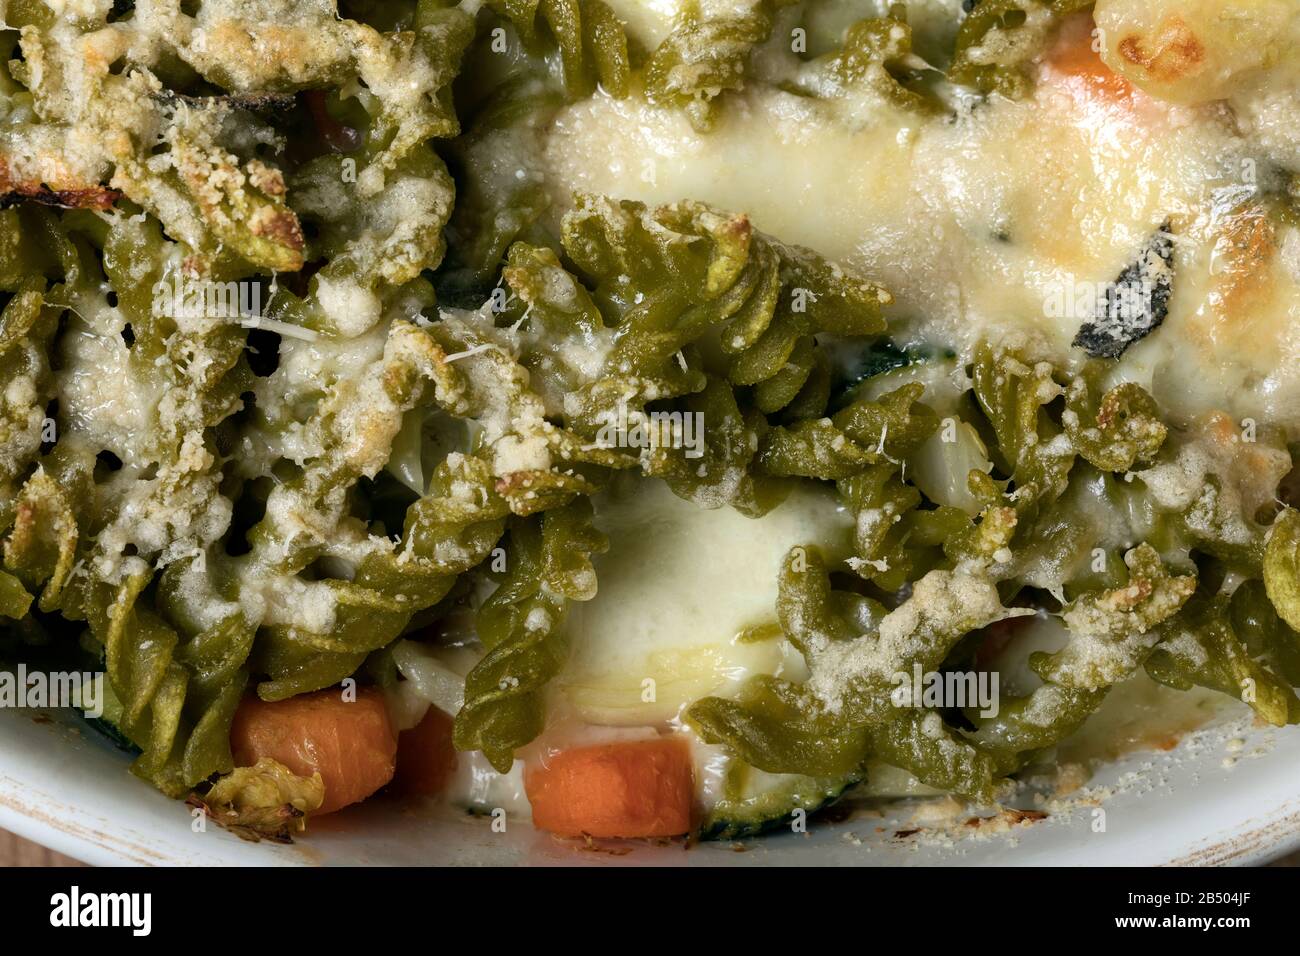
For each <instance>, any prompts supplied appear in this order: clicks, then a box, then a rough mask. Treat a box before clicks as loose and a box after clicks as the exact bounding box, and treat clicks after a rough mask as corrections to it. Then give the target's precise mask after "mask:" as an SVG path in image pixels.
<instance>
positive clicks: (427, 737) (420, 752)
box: [394, 706, 456, 797]
mask: <svg viewBox="0 0 1300 956" xmlns="http://www.w3.org/2000/svg"><path fill="white" fill-rule="evenodd" d="M451 728H452V719H451V717H449V716H448V715H447V714H445V713H443V712H442V711H441V710H439V709H438V708H437V707H433V706H430V707H429V711H428V713H426V714H425V715H424V719H423V720H421V721H420V722H419V723H418V724H416V725H415V726H414V727H412V728H411V729H410V730H403V731H402V732H401V733H400V734H399V735H398V737H397V777H396V778H395V779H394V785H395V786H396V788H397V790H398V791H400V792H401V793H406V794H413V795H414V794H418V795H420V796H425V797H431V796H434V795H436V794H439V793H442V791H443V790H444V789H446V787H447V781H448V780H449V779H451V773H452V771H453V770H455V769H456V748H455V747H454V746H452V742H451Z"/></svg>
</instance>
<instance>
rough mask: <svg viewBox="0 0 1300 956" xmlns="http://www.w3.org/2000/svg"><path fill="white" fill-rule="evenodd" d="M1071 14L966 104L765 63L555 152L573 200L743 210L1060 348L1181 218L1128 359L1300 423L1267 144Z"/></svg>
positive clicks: (922, 306) (1183, 388)
mask: <svg viewBox="0 0 1300 956" xmlns="http://www.w3.org/2000/svg"><path fill="white" fill-rule="evenodd" d="M1090 28H1091V21H1090V20H1089V19H1088V18H1087V17H1086V16H1085V17H1082V18H1079V19H1076V20H1074V21H1072V22H1070V23H1067V24H1066V26H1065V28H1064V29H1063V30H1062V35H1061V37H1060V39H1059V40H1058V41H1057V44H1056V47H1055V48H1054V49H1053V50H1052V51H1050V52H1049V54H1048V56H1047V57H1046V58H1045V59H1044V62H1043V63H1041V64H1040V65H1039V66H1038V68H1037V85H1036V88H1035V92H1034V94H1033V95H1032V96H1031V97H1030V98H1028V99H1025V100H1023V101H1017V102H1013V101H1010V100H1005V99H1002V98H999V97H991V98H990V99H989V100H988V101H987V102H984V103H981V104H979V105H976V106H974V107H973V108H968V109H964V110H962V111H960V112H959V114H958V115H957V116H956V117H955V118H947V117H927V116H921V115H918V114H915V113H911V112H907V111H904V110H901V109H899V108H898V107H896V106H895V105H893V104H891V103H889V102H886V101H885V100H883V99H879V98H874V97H870V96H855V97H853V98H852V99H851V100H849V99H839V100H829V99H815V98H811V97H807V96H801V95H795V94H793V93H789V92H785V91H784V90H782V89H779V88H776V87H774V86H772V85H769V84H766V83H752V84H750V85H749V87H748V88H747V89H746V90H745V91H744V92H743V93H742V94H739V95H736V96H733V97H731V98H729V99H727V101H726V104H725V108H724V109H721V110H719V111H718V113H719V115H718V120H717V124H716V127H715V128H714V129H713V130H711V131H710V132H707V133H700V132H697V131H696V130H694V129H693V128H692V126H691V124H690V122H689V121H688V120H687V118H686V117H685V116H683V115H682V113H681V112H679V111H674V110H661V109H657V108H654V107H652V106H650V105H648V104H647V103H645V102H644V101H643V100H641V99H639V98H637V97H635V96H634V97H631V98H628V99H625V100H615V99H611V98H608V97H605V96H602V95H597V96H595V97H593V98H591V99H589V100H585V101H581V102H578V103H575V104H573V105H572V106H569V107H568V108H566V109H564V110H563V111H561V112H560V113H559V115H558V116H557V117H556V118H555V120H554V122H553V123H552V124H551V126H550V128H549V130H548V131H547V134H546V136H545V139H544V146H543V156H542V167H543V169H544V172H545V176H546V179H547V182H548V185H549V187H550V189H551V191H552V193H553V196H554V198H555V200H556V209H557V210H561V211H562V210H563V209H564V208H566V207H567V206H568V204H569V203H570V201H571V200H570V196H571V193H572V192H573V191H575V190H576V191H585V192H594V193H605V194H611V195H617V196H620V197H625V198H631V199H638V200H642V201H644V202H647V203H663V202H672V201H676V200H679V199H683V198H691V199H699V200H704V201H707V202H709V203H712V204H714V205H716V206H718V207H720V208H723V209H728V210H734V211H743V212H746V213H748V214H749V215H750V217H751V218H752V220H753V221H754V223H755V224H756V225H757V226H758V227H759V228H760V229H763V230H765V231H767V232H769V233H772V234H774V235H776V236H778V237H780V238H782V239H784V240H786V241H790V242H796V243H801V244H804V245H808V246H810V247H812V248H815V249H816V250H818V251H819V252H821V253H823V254H825V255H827V256H830V257H832V258H835V259H838V260H840V261H842V262H843V263H845V264H847V265H850V266H853V267H856V268H858V269H860V270H861V271H862V272H864V273H865V274H866V275H868V276H869V277H871V278H873V279H876V280H878V281H880V282H882V283H883V284H884V285H885V286H886V287H887V288H888V289H889V290H890V291H891V292H892V293H893V294H894V296H895V297H896V300H897V301H896V304H895V306H894V309H893V312H894V314H893V315H891V320H892V323H893V327H894V328H896V329H898V328H902V329H904V330H905V334H910V335H912V336H914V337H917V338H923V339H926V340H929V341H932V342H936V343H942V344H945V345H950V346H953V347H956V348H958V349H959V350H961V351H963V352H964V351H965V350H968V349H969V348H970V347H971V346H972V345H973V344H974V343H975V342H977V341H978V340H980V339H981V338H990V337H991V338H995V339H1003V338H1008V337H1010V338H1011V339H1012V340H1013V341H1015V340H1018V339H1025V338H1026V337H1028V338H1029V339H1031V340H1033V342H1034V344H1035V345H1036V347H1037V348H1038V349H1040V350H1045V352H1046V354H1047V355H1048V356H1049V357H1052V358H1055V359H1056V360H1058V361H1063V362H1064V361H1070V360H1079V359H1082V358H1083V353H1082V352H1081V351H1079V350H1078V349H1072V348H1071V347H1070V343H1071V340H1072V338H1073V337H1074V335H1075V333H1076V332H1077V331H1078V328H1079V326H1080V323H1081V321H1082V319H1083V317H1084V315H1085V309H1086V306H1087V303H1088V302H1090V301H1091V300H1090V298H1089V297H1090V296H1094V295H1097V294H1099V293H1098V289H1100V288H1101V287H1102V286H1103V285H1104V284H1106V283H1113V282H1115V281H1116V279H1117V277H1118V276H1119V274H1120V272H1121V271H1122V270H1123V269H1124V268H1125V267H1126V265H1128V264H1129V263H1131V262H1132V261H1133V260H1134V259H1135V258H1136V257H1137V255H1138V254H1139V252H1140V251H1141V249H1142V247H1143V245H1144V244H1145V243H1146V242H1147V240H1148V239H1149V238H1150V236H1151V235H1152V234H1153V232H1154V231H1155V230H1157V229H1158V228H1159V227H1160V226H1161V225H1162V224H1163V223H1165V222H1169V223H1170V228H1171V230H1172V232H1173V235H1174V239H1175V249H1174V270H1175V275H1174V281H1173V295H1172V299H1171V302H1170V305H1169V315H1168V318H1167V319H1166V320H1165V322H1164V325H1163V326H1162V327H1161V328H1159V329H1157V330H1156V331H1155V332H1154V333H1153V334H1151V335H1150V336H1148V337H1147V338H1146V339H1144V340H1143V341H1141V342H1138V343H1137V344H1136V345H1134V346H1132V347H1131V348H1130V349H1129V350H1128V352H1127V353H1125V355H1124V356H1123V358H1122V360H1121V361H1120V363H1119V365H1118V368H1117V372H1116V374H1117V377H1119V378H1123V379H1132V380H1136V381H1139V382H1141V383H1143V384H1144V385H1147V386H1148V387H1150V388H1151V389H1152V390H1153V392H1154V393H1155V395H1156V398H1157V399H1158V400H1159V401H1160V402H1161V403H1162V404H1163V405H1164V406H1165V407H1166V408H1167V409H1168V410H1169V411H1170V413H1171V414H1172V415H1174V416H1175V417H1177V418H1181V419H1191V418H1194V417H1196V416H1197V415H1198V414H1199V413H1201V412H1203V411H1204V410H1206V409H1209V408H1221V409H1224V410H1226V411H1228V412H1229V413H1230V414H1232V415H1234V416H1236V417H1238V418H1241V417H1245V416H1254V417H1262V418H1264V419H1267V420H1271V421H1274V422H1285V423H1286V424H1287V425H1289V426H1290V428H1291V429H1292V430H1293V431H1300V236H1298V235H1297V233H1296V230H1294V229H1291V228H1289V227H1284V226H1282V225H1281V224H1280V223H1279V222H1277V221H1276V220H1274V219H1271V218H1269V217H1268V216H1267V215H1266V213H1265V209H1264V206H1263V204H1262V203H1261V201H1260V199H1259V195H1260V189H1261V188H1265V189H1266V188H1269V183H1268V182H1266V181H1265V180H1266V178H1267V176H1268V175H1270V173H1269V170H1270V168H1271V167H1270V166H1269V163H1268V160H1267V156H1266V145H1267V144H1263V143H1261V142H1260V141H1258V137H1252V136H1251V135H1247V134H1246V133H1243V131H1242V130H1241V129H1239V128H1238V124H1237V122H1236V119H1235V117H1234V114H1233V112H1232V110H1231V109H1230V108H1229V107H1227V106H1226V105H1225V104H1223V103H1220V102H1213V103H1207V104H1202V105H1197V106H1185V105H1178V104H1174V103H1170V102H1166V101H1163V100H1159V99H1156V98H1154V97H1152V96H1150V95H1148V94H1147V93H1145V92H1143V91H1142V90H1141V89H1139V88H1137V87H1134V86H1132V85H1130V84H1129V83H1128V82H1127V81H1125V80H1123V79H1122V78H1120V77H1119V76H1117V75H1115V74H1113V73H1111V72H1110V71H1109V70H1107V68H1106V67H1105V66H1104V65H1103V63H1102V62H1101V60H1099V59H1098V58H1097V56H1096V55H1095V54H1093V53H1092V52H1091V50H1090V48H1089V38H1088V30H1089V29H1090Z"/></svg>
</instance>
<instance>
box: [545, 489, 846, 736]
mask: <svg viewBox="0 0 1300 956" xmlns="http://www.w3.org/2000/svg"><path fill="white" fill-rule="evenodd" d="M596 523H597V525H598V526H599V527H600V528H601V529H602V530H604V531H605V532H606V533H607V534H608V535H609V536H610V545H611V546H610V550H609V551H608V552H607V553H606V554H604V555H601V556H600V557H598V558H597V559H596V572H597V578H598V580H599V582H600V584H599V591H598V592H597V595H596V597H595V599H594V600H592V601H590V602H586V603H575V604H574V605H573V607H572V609H571V610H570V612H569V617H568V620H567V624H566V631H567V633H568V634H569V637H570V640H571V642H572V645H573V654H572V658H571V660H570V663H569V666H568V668H567V669H566V671H565V673H564V674H563V676H562V677H561V678H560V679H559V688H560V690H559V695H560V698H561V699H562V700H563V701H565V702H567V703H568V704H569V705H570V706H571V707H572V708H574V709H575V710H576V711H577V713H578V714H579V715H581V716H582V717H583V718H585V719H586V720H589V721H590V722H592V723H596V724H610V725H621V726H634V725H655V724H662V723H665V722H667V721H671V720H672V719H674V718H675V717H677V715H678V713H679V712H680V711H681V709H682V708H683V707H684V706H686V705H688V704H690V703H692V702H694V701H695V700H698V699H699V698H701V697H704V696H707V695H709V694H715V693H717V694H726V693H729V692H731V691H734V689H735V688H737V687H738V686H739V685H740V684H741V683H742V682H743V681H744V680H745V679H746V678H748V677H750V676H752V675H754V674H773V673H779V672H782V671H783V668H785V667H786V666H787V664H786V650H785V642H784V641H783V640H781V639H779V638H778V637H772V638H769V639H767V640H756V641H755V640H750V641H744V640H740V639H739V635H740V634H741V632H743V631H745V630H746V629H747V628H753V627H756V626H762V625H771V624H774V623H775V621H776V591H777V578H778V575H779V573H780V570H781V561H782V559H783V558H784V557H785V555H786V553H787V552H788V551H789V549H790V548H791V547H793V546H795V545H808V544H815V545H818V546H820V547H821V548H822V549H823V553H825V554H826V555H827V557H828V558H831V559H838V558H841V557H843V556H844V555H845V554H847V553H848V551H849V534H850V529H851V527H852V520H851V518H850V516H849V515H848V514H846V513H845V512H844V510H843V509H842V508H841V506H840V505H839V504H838V502H837V500H836V498H835V496H834V494H833V493H832V492H831V491H830V490H829V489H824V488H816V487H810V488H801V489H800V490H798V491H797V492H796V493H795V494H793V495H792V496H791V497H790V498H789V499H787V500H786V501H785V502H784V503H783V504H781V505H780V506H779V507H777V508H776V509H774V510H773V511H771V512H769V513H768V514H767V515H766V516H764V517H762V518H759V519H753V518H746V517H744V516H743V515H741V514H739V513H737V512H735V511H733V510H731V509H730V508H719V509H716V510H712V511H707V510H701V509H700V508H698V507H696V506H695V505H693V504H691V503H689V502H686V501H683V500H681V499H680V498H678V497H676V496H675V495H674V494H673V493H672V492H671V491H669V490H668V488H667V486H666V485H664V484H662V483H661V482H659V481H645V482H642V483H640V484H639V485H637V486H636V492H635V495H634V496H633V497H631V498H627V499H623V500H609V501H602V502H600V503H599V504H598V507H597V510H596Z"/></svg>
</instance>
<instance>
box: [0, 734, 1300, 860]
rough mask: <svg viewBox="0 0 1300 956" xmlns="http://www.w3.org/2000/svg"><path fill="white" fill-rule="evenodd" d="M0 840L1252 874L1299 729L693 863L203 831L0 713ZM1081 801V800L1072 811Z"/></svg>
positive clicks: (262, 850)
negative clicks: (997, 827)
mask: <svg viewBox="0 0 1300 956" xmlns="http://www.w3.org/2000/svg"><path fill="white" fill-rule="evenodd" d="M0 754H3V755H4V756H3V758H2V762H0V827H3V828H5V829H8V830H11V831H13V832H15V833H17V834H19V835H20V836H23V837H26V838H27V839H30V840H34V841H36V842H38V843H42V844H44V845H46V846H48V847H50V848H52V849H54V850H57V851H59V852H61V853H66V854H68V855H69V856H73V857H76V858H78V859H81V860H84V861H86V862H88V863H94V864H182V865H203V866H221V865H231V866H235V865H237V866H249V865H311V864H344V865H347V864H353V865H357V864H387V865H407V864H466V865H483V864H506V865H520V864H532V865H565V864H569V865H572V864H580V865H595V866H628V865H651V866H658V865H692V866H699V865H728V866H746V865H769V866H770V865H809V864H824V865H840V866H859V865H865V866H877V865H904V866H906V865H922V864H943V865H953V864H957V865H982V864H1023V865H1068V866H1093V865H1106V864H1118V865H1129V864H1132V865H1147V864H1168V863H1175V864H1179V863H1193V864H1216V863H1259V862H1265V861H1267V860H1269V859H1271V858H1273V857H1276V856H1279V855H1281V854H1283V853H1285V852H1287V851H1289V850H1292V849H1295V848H1297V846H1300V769H1298V768H1300V728H1287V729H1284V730H1272V729H1258V728H1253V727H1252V726H1251V724H1250V721H1249V719H1248V718H1242V717H1232V718H1225V719H1224V720H1221V721H1220V722H1219V723H1218V724H1216V725H1215V726H1214V727H1212V728H1211V729H1208V730H1204V731H1201V732H1199V733H1196V734H1193V735H1191V736H1190V737H1188V738H1186V739H1184V741H1183V742H1182V743H1181V744H1180V745H1179V747H1178V748H1176V749H1175V750H1174V751H1171V752H1169V753H1161V754H1139V755H1134V756H1132V757H1129V758H1127V759H1125V760H1123V761H1121V762H1119V763H1116V764H1114V765H1112V766H1109V767H1107V768H1105V769H1103V770H1102V771H1101V772H1100V773H1099V774H1098V775H1097V776H1096V777H1095V778H1094V780H1093V781H1091V782H1090V784H1089V786H1090V787H1094V786H1103V787H1113V788H1114V789H1115V791H1116V792H1115V793H1114V794H1113V795H1111V796H1110V797H1109V798H1108V799H1106V800H1105V801H1104V802H1103V803H1102V804H1101V809H1103V810H1104V824H1105V826H1104V830H1101V829H1100V828H1099V826H1098V824H1099V822H1101V820H1102V818H1101V817H1099V816H1098V815H1097V813H1096V810H1097V807H1095V806H1089V805H1087V804H1086V803H1079V805H1077V806H1075V807H1074V808H1072V809H1068V810H1065V811H1062V812H1055V813H1052V814H1051V815H1050V816H1049V817H1048V818H1047V819H1045V820H1042V821H1040V822H1037V823H1033V824H1024V825H1020V826H1016V827H1013V828H1012V829H1010V830H1009V831H1008V832H1006V833H1004V834H1002V835H1000V836H988V835H985V830H986V829H987V828H982V829H979V830H977V829H974V828H970V827H965V826H961V825H957V826H955V827H953V828H951V829H950V830H949V831H948V832H949V833H951V838H945V837H942V836H936V835H934V834H933V833H923V834H920V835H915V836H904V837H899V836H897V835H896V833H897V832H899V831H903V832H906V831H907V830H908V829H911V828H912V826H911V825H910V823H909V820H910V818H911V817H912V816H913V814H914V813H915V812H916V808H915V807H908V806H904V807H901V808H898V809H896V810H891V811H890V812H889V813H888V814H886V815H884V816H873V815H870V814H862V813H858V814H855V815H854V817H852V818H850V819H848V820H845V821H842V822H839V823H835V824H822V825H816V826H813V827H812V828H811V829H810V832H809V833H807V834H794V833H780V834H776V835H772V836H768V837H764V838H762V839H757V840H750V841H746V843H745V844H744V846H745V847H746V848H747V852H743V853H739V852H735V850H736V847H735V846H734V845H733V844H716V843H714V844H702V845H699V846H696V847H694V848H692V849H690V850H685V849H683V848H682V847H681V846H680V845H675V846H651V845H648V844H642V843H631V844H624V845H607V846H602V847H593V848H586V849H584V848H581V847H577V846H575V845H574V844H572V843H567V842H562V841H557V840H554V839H552V838H550V837H548V836H546V835H545V834H540V833H537V832H534V831H533V830H532V829H531V828H530V827H529V826H528V825H527V824H526V823H525V822H523V821H513V820H512V821H510V823H509V824H508V827H507V831H506V832H505V833H496V832H493V830H492V827H491V822H490V820H488V819H485V818H476V817H470V816H466V815H460V814H455V813H451V812H449V811H447V810H446V809H433V808H427V807H412V806H409V805H403V804H399V803H396V802H390V801H385V800H384V799H379V800H376V801H372V802H371V803H369V804H367V805H364V806H361V807H358V808H354V809H353V810H350V811H345V812H344V813H342V814H339V815H337V816H334V817H330V818H326V819H323V820H320V821H316V822H314V823H313V824H312V827H311V830H310V833H309V834H308V836H307V838H306V839H303V840H300V841H299V842H298V843H296V844H294V845H292V846H276V845H272V844H268V843H259V844H253V843H248V842H245V841H242V840H240V839H238V838H237V837H235V836H233V835H231V834H229V833H227V832H224V831H222V830H220V829H219V828H216V827H209V828H208V829H207V830H206V832H194V831H193V829H192V821H191V817H190V816H189V814H188V812H187V808H186V807H185V806H184V805H183V804H180V803H178V802H175V801H171V800H168V799H166V798H165V797H163V796H161V795H160V794H158V793H156V792H155V791H153V790H152V788H150V787H149V786H147V785H146V784H144V783H141V782H140V781H138V780H136V779H135V778H134V777H132V776H131V775H130V774H128V773H127V772H126V766H127V763H128V758H127V757H126V756H125V755H123V754H121V753H119V752H117V751H115V750H114V749H113V748H112V747H111V746H110V745H108V744H107V742H105V741H103V740H101V739H100V738H99V737H98V735H96V734H95V733H94V732H93V731H90V730H89V729H83V728H82V727H81V726H80V725H79V724H77V723H75V722H70V721H69V720H68V719H66V718H62V717H59V716H57V715H56V716H55V717H54V718H53V719H50V718H48V717H37V716H36V715H34V714H33V713H31V712H24V711H5V712H0ZM1076 802H1078V801H1076Z"/></svg>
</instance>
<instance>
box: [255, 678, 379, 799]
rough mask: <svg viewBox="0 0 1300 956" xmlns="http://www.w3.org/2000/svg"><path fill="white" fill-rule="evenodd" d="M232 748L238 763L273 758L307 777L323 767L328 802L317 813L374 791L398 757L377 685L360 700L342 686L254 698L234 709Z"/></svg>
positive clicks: (358, 696)
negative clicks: (345, 696)
mask: <svg viewBox="0 0 1300 956" xmlns="http://www.w3.org/2000/svg"><path fill="white" fill-rule="evenodd" d="M230 749H231V751H232V753H233V754H234V757H235V765H236V766H239V767H251V766H253V765H254V764H256V763H257V761H258V759H259V758H261V757H270V758H271V759H272V760H278V761H279V762H280V763H282V764H284V765H285V766H286V767H288V768H289V769H290V770H291V771H293V772H294V773H295V774H297V775H299V776H302V777H310V776H311V775H312V774H313V773H316V772H319V773H320V775H321V779H322V780H323V781H324V782H325V802H324V803H323V804H321V807H320V809H319V810H317V811H316V812H315V814H313V815H320V814H322V813H333V812H334V811H335V810H338V809H340V808H342V807H346V806H347V805H348V804H352V803H357V802H358V801H360V800H364V799H365V798H366V797H368V796H370V795H371V794H372V793H374V792H375V791H376V790H378V789H379V788H380V787H382V786H384V785H385V784H387V783H388V781H390V780H392V779H393V770H394V768H395V766H396V758H397V741H396V740H395V739H394V736H393V728H392V725H391V724H390V723H389V721H388V709H387V707H385V705H384V698H383V695H382V694H380V693H379V691H377V690H374V689H372V688H366V689H363V690H361V691H360V692H359V693H358V694H357V699H356V700H355V701H346V700H344V699H343V694H342V691H340V690H337V689H333V690H322V691H317V692H316V693H314V694H302V695H300V696H298V697H290V698H289V699H288V700H279V701H274V702H267V701H264V700H260V699H258V698H256V697H249V698H247V699H246V700H245V701H244V702H243V703H242V704H240V705H239V710H238V711H236V712H235V720H234V723H233V725H232V726H231V728H230Z"/></svg>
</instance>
